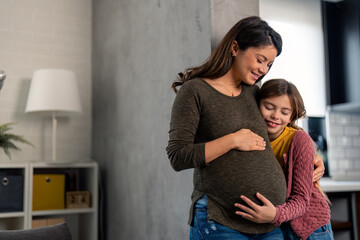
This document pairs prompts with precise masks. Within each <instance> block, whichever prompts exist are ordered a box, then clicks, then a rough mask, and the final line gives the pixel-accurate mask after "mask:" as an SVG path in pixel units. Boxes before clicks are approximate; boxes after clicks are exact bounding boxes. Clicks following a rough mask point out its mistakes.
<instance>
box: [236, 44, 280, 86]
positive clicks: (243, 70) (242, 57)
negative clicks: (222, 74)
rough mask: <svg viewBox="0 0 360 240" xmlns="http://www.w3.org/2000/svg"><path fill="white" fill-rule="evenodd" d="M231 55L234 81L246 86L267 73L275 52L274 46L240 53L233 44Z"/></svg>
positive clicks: (251, 48)
mask: <svg viewBox="0 0 360 240" xmlns="http://www.w3.org/2000/svg"><path fill="white" fill-rule="evenodd" d="M232 53H233V55H234V62H233V65H232V67H231V69H232V74H233V77H234V78H235V79H239V80H241V81H242V82H244V83H246V84H248V85H254V84H255V82H256V80H258V78H259V77H261V76H262V75H264V74H266V73H267V72H268V71H269V67H270V66H271V64H273V62H274V60H275V58H276V54H277V50H276V48H275V47H274V46H272V45H268V46H263V47H257V48H255V47H250V48H248V49H247V50H245V51H241V50H240V49H239V48H238V46H237V43H236V42H234V44H233V49H232Z"/></svg>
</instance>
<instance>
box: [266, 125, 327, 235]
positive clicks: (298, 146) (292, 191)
mask: <svg viewBox="0 0 360 240" xmlns="http://www.w3.org/2000/svg"><path fill="white" fill-rule="evenodd" d="M284 161H285V177H286V180H287V193H286V202H285V203H284V204H282V205H279V206H276V216H275V219H274V220H273V223H274V224H275V225H278V226H279V225H280V224H281V223H283V222H287V221H289V222H290V225H291V227H292V229H293V231H294V232H295V233H296V234H297V235H298V236H300V237H301V239H307V238H308V237H309V235H310V234H311V233H312V232H313V231H315V230H316V229H318V228H319V227H322V226H324V225H326V224H328V223H329V222H330V207H329V204H328V203H327V201H326V199H325V197H324V196H323V195H322V194H321V192H320V191H319V190H318V189H317V188H315V186H314V184H313V182H312V179H313V171H314V143H313V141H312V139H311V138H310V136H309V135H308V134H307V133H306V132H304V131H301V130H298V131H297V132H296V133H295V135H294V137H293V140H292V143H291V145H290V149H289V151H288V153H287V154H286V156H285V157H284Z"/></svg>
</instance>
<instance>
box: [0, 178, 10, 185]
mask: <svg viewBox="0 0 360 240" xmlns="http://www.w3.org/2000/svg"><path fill="white" fill-rule="evenodd" d="M1 183H2V185H4V186H7V185H8V184H9V179H8V178H7V177H3V179H2V180H1Z"/></svg>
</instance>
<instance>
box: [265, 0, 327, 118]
mask: <svg viewBox="0 0 360 240" xmlns="http://www.w3.org/2000/svg"><path fill="white" fill-rule="evenodd" d="M259 3H260V5H259V6H260V17H262V18H263V19H265V20H266V21H268V23H269V24H270V25H271V26H272V27H273V28H274V29H275V30H276V31H277V32H279V33H280V35H281V36H282V39H283V52H282V53H281V55H280V56H279V57H278V58H277V59H276V61H275V63H274V65H273V67H272V69H271V71H270V72H269V74H268V75H267V76H266V77H265V79H264V80H265V81H266V80H267V79H270V78H285V79H286V80H289V81H291V82H292V83H294V84H295V85H296V87H297V88H298V89H299V91H300V93H301V95H302V97H303V99H304V102H305V107H306V110H307V115H308V116H325V108H326V95H325V94H326V87H325V56H324V40H323V30H322V20H321V0H260V1H259Z"/></svg>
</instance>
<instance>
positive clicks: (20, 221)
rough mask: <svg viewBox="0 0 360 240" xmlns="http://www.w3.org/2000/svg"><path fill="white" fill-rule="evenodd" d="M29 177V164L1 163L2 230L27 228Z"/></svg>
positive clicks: (0, 227)
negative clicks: (27, 179) (27, 180)
mask: <svg viewBox="0 0 360 240" xmlns="http://www.w3.org/2000/svg"><path fill="white" fill-rule="evenodd" d="M27 177H28V165H27V164H25V163H0V179H1V183H0V185H1V186H0V196H1V200H0V229H9V230H15V229H23V228H25V227H26V213H27V212H28V209H27V207H28V206H27V204H26V202H27V201H28V195H27V194H26V193H27V191H28V185H27V182H26V181H25V179H26V178H27ZM20 181H22V182H20ZM9 193H11V194H9Z"/></svg>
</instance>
